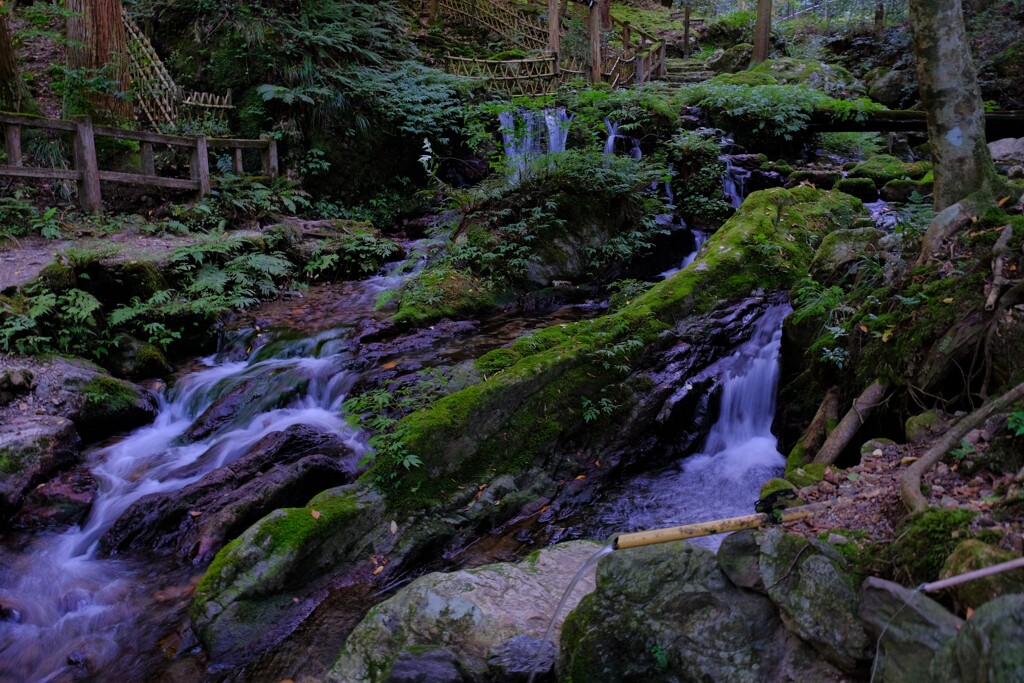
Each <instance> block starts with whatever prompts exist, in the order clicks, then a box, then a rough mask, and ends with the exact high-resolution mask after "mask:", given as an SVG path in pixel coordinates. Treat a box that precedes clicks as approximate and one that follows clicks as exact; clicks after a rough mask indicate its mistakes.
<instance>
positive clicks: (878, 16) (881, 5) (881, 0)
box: [875, 0, 885, 36]
mask: <svg viewBox="0 0 1024 683" xmlns="http://www.w3.org/2000/svg"><path fill="white" fill-rule="evenodd" d="M884 31H885V0H875V35H876V36H881V35H882V33H883V32H884Z"/></svg>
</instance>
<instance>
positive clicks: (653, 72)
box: [603, 17, 665, 87]
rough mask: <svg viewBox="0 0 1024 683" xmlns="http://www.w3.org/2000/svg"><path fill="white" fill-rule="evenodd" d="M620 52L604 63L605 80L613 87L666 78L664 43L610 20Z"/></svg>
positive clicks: (621, 22)
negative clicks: (618, 42)
mask: <svg viewBox="0 0 1024 683" xmlns="http://www.w3.org/2000/svg"><path fill="white" fill-rule="evenodd" d="M612 30H613V31H614V32H615V33H616V34H618V37H619V40H620V42H621V43H622V48H621V51H620V52H618V53H617V54H614V55H612V56H611V58H610V59H608V60H607V61H606V62H605V68H604V69H603V73H604V79H605V81H606V82H608V83H611V84H612V87H619V86H627V85H633V84H641V83H646V82H647V81H650V80H652V79H655V78H663V77H664V76H665V41H664V40H662V39H661V38H658V37H657V36H654V35H651V34H650V33H647V32H646V31H643V30H641V29H638V28H636V27H635V26H632V25H631V24H630V23H629V22H628V21H620V20H619V19H616V18H615V17H612Z"/></svg>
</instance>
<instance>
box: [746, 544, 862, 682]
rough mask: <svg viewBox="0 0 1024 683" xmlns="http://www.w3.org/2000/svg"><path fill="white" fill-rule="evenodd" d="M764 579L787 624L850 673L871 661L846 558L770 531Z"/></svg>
mask: <svg viewBox="0 0 1024 683" xmlns="http://www.w3.org/2000/svg"><path fill="white" fill-rule="evenodd" d="M759 544H760V548H761V561H760V564H761V574H762V576H763V577H764V583H765V586H767V591H768V596H769V597H770V598H771V599H772V602H774V603H775V604H776V605H778V606H779V609H780V611H781V612H782V619H783V622H784V623H785V624H786V625H787V627H788V628H789V629H790V630H792V631H794V632H795V633H797V634H798V635H799V636H800V637H801V638H802V639H804V640H805V641H807V642H808V643H810V644H811V645H812V646H813V647H814V649H815V650H817V652H818V653H819V654H820V655H821V656H822V657H824V658H825V659H827V660H828V661H830V662H832V663H833V664H835V665H836V666H838V667H839V668H841V669H843V670H844V671H856V670H857V669H858V668H859V667H860V666H862V665H863V664H864V663H865V662H866V661H867V660H868V659H870V657H871V643H870V641H869V639H868V636H867V633H865V631H864V627H863V625H862V624H861V622H860V619H859V618H858V616H857V593H856V591H855V590H854V587H853V585H852V579H851V577H850V576H849V575H848V574H847V573H846V567H845V562H844V561H843V559H842V556H841V555H840V554H839V553H838V552H837V551H836V550H834V549H833V548H831V547H830V546H828V545H827V544H825V543H821V542H819V541H815V540H809V539H805V538H801V537H799V536H792V535H789V534H786V533H785V532H783V531H782V530H780V529H770V530H768V531H766V532H764V533H762V534H761V536H760V541H759Z"/></svg>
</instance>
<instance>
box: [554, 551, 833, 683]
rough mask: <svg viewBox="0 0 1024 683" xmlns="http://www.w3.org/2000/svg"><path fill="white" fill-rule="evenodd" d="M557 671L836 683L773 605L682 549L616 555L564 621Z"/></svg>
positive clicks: (580, 676) (586, 677) (578, 676)
mask: <svg viewBox="0 0 1024 683" xmlns="http://www.w3.org/2000/svg"><path fill="white" fill-rule="evenodd" d="M561 671H562V673H563V675H565V676H571V677H572V679H573V680H576V681H621V680H635V681H672V680H680V681H751V682H753V681H758V682H761V681H838V680H840V679H841V674H840V673H839V672H838V671H837V670H836V669H835V668H833V667H832V666H831V665H829V664H828V663H826V662H823V661H821V660H820V659H819V658H818V657H816V656H815V654H814V652H813V650H811V649H810V648H809V647H808V646H807V645H806V644H805V643H803V642H801V641H800V640H799V639H797V638H795V637H793V636H792V635H791V634H787V633H786V631H785V630H784V629H783V628H782V624H781V623H780V621H779V617H778V614H777V613H776V610H775V607H774V606H773V605H772V603H771V601H770V600H769V599H768V598H766V597H764V596H762V595H758V594H756V593H753V592H750V591H747V590H743V589H740V588H737V587H736V586H734V585H733V584H732V583H731V582H730V581H729V580H728V579H727V578H726V576H725V575H724V574H723V573H722V571H721V570H720V569H719V567H718V564H717V562H716V561H715V557H714V555H713V554H711V553H710V552H709V551H707V550H705V549H703V548H699V547H697V546H693V545H690V544H687V543H683V542H675V543H664V544H661V545H656V546H647V547H643V548H635V549H631V550H628V551H618V552H615V553H612V554H611V555H609V556H607V557H605V558H604V559H603V560H602V561H601V563H600V564H599V566H598V572H597V589H596V590H595V592H594V593H592V594H590V595H588V596H587V597H585V598H584V599H583V600H582V601H581V602H580V605H579V607H577V608H576V609H575V610H574V611H573V612H572V613H571V614H570V615H569V617H568V618H567V619H566V621H565V624H564V626H563V630H562V649H561Z"/></svg>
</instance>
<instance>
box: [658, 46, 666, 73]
mask: <svg viewBox="0 0 1024 683" xmlns="http://www.w3.org/2000/svg"><path fill="white" fill-rule="evenodd" d="M666 71H667V67H666V65H665V43H664V42H662V43H661V49H660V50H658V78H665V72H666Z"/></svg>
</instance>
